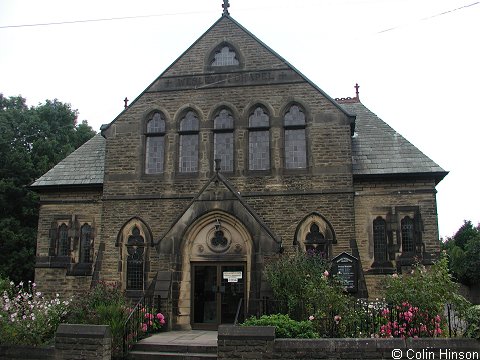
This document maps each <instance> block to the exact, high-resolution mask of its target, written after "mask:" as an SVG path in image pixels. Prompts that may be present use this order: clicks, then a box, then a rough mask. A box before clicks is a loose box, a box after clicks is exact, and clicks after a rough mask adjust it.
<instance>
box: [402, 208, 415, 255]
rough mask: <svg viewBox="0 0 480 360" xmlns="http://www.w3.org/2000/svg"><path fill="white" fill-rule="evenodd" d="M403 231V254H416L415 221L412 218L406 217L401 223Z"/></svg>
mask: <svg viewBox="0 0 480 360" xmlns="http://www.w3.org/2000/svg"><path fill="white" fill-rule="evenodd" d="M401 229H402V252H404V253H408V252H414V250H415V239H414V231H413V230H414V228H413V219H412V218H411V217H410V216H406V217H404V218H403V219H402V221H401Z"/></svg>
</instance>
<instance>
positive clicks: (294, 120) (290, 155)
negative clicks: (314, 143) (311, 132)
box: [283, 105, 307, 169]
mask: <svg viewBox="0 0 480 360" xmlns="http://www.w3.org/2000/svg"><path fill="white" fill-rule="evenodd" d="M305 124H306V123H305V113H304V112H303V110H302V109H301V108H300V106H298V105H292V106H290V109H289V110H288V111H287V112H286V113H285V115H284V117H283V125H284V137H285V168H287V169H305V168H306V167H307V142H306V134H305Z"/></svg>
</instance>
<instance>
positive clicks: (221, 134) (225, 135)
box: [213, 109, 234, 172]
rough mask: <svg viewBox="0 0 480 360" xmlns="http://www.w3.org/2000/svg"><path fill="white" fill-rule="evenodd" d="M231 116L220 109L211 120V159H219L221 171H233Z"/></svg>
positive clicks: (232, 127) (228, 112)
mask: <svg viewBox="0 0 480 360" xmlns="http://www.w3.org/2000/svg"><path fill="white" fill-rule="evenodd" d="M233 130H234V126H233V116H232V113H231V112H230V111H229V110H227V109H222V110H220V112H219V113H218V114H217V116H216V117H215V119H214V120H213V131H214V133H213V158H214V159H220V160H221V163H220V166H221V168H222V171H226V172H230V171H233V154H234V143H233Z"/></svg>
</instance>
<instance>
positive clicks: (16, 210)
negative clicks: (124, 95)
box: [0, 94, 95, 282]
mask: <svg viewBox="0 0 480 360" xmlns="http://www.w3.org/2000/svg"><path fill="white" fill-rule="evenodd" d="M94 134H95V131H93V129H92V128H91V127H90V126H89V125H88V123H87V122H86V121H83V122H82V123H81V124H77V111H76V110H72V108H71V106H70V104H65V103H62V102H60V101H58V100H57V99H55V100H46V101H45V103H43V104H39V105H38V106H32V107H28V106H27V105H26V101H25V99H24V98H22V97H20V96H14V97H8V98H7V97H4V96H3V95H2V94H0V154H1V156H0V229H1V231H0V249H1V251H0V275H3V276H8V277H9V278H11V279H12V280H14V281H16V282H19V281H22V280H24V281H25V280H29V279H33V266H34V255H35V238H36V227H37V222H38V196H37V194H36V193H34V192H33V191H31V190H30V189H29V188H28V185H29V184H30V183H32V182H33V181H34V180H35V179H37V178H38V177H40V176H41V175H43V174H44V173H45V172H47V171H48V170H49V169H50V168H51V167H53V166H54V165H55V164H57V163H58V162H59V161H60V160H62V159H63V158H65V156H67V155H68V154H70V153H71V152H72V151H73V150H75V149H76V148H78V147H79V146H80V145H82V144H83V143H84V142H85V141H86V140H88V139H90V138H91V137H92V136H93V135H94Z"/></svg>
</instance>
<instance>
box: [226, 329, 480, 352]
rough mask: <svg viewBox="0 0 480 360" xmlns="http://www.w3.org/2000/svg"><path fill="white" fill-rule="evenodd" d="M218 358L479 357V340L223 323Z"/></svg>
mask: <svg viewBox="0 0 480 360" xmlns="http://www.w3.org/2000/svg"><path fill="white" fill-rule="evenodd" d="M218 359H225V360H229V359H259V360H260V359H286V360H288V359H291V360H294V359H295V360H296V359H309V360H316V359H342V360H344V359H352V360H353V359H371V360H375V359H390V360H391V359H480V342H479V341H477V340H474V339H462V338H431V339H425V338H422V339H275V328H274V327H269V326H265V327H262V326H257V327H253V326H252V327H242V326H238V327H235V326H228V325H222V326H220V327H219V329H218Z"/></svg>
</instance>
